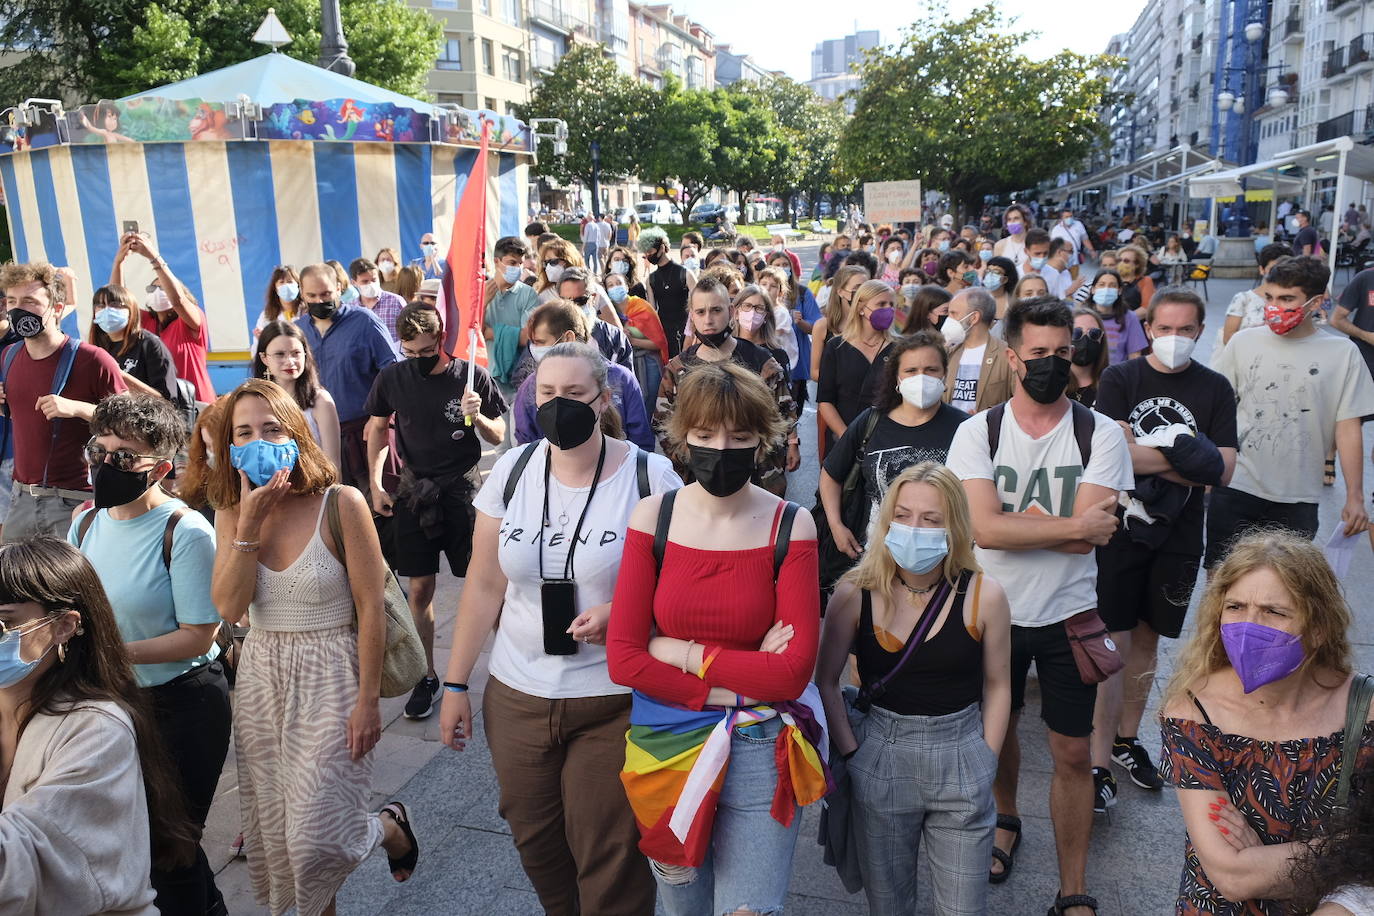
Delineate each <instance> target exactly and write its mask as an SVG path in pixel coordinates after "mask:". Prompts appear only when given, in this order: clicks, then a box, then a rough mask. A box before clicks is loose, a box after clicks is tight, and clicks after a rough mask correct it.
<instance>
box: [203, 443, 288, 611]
mask: <svg viewBox="0 0 1374 916" xmlns="http://www.w3.org/2000/svg"><path fill="white" fill-rule="evenodd" d="M290 474H291V472H290V471H288V470H286V469H285V468H283V469H282V470H280V471H277V472H276V473H275V474H273V475H272V477H271V479H269V480H268V481H267V483H265V484H263V485H262V486H260V487H257V488H256V489H254V488H252V487H250V486H249V483H248V475H247V474H245V473H244V472H243V471H239V502H238V505H236V506H231V507H227V508H224V509H220V510H219V511H217V512H216V513H215V544H216V547H215V572H214V575H213V576H212V578H211V582H210V597H211V598H212V599H213V600H214V602H215V608H216V610H218V611H219V616H220V618H221V619H222V620H224V621H225V622H226V623H238V622H239V621H240V620H242V619H243V615H244V614H246V613H248V605H249V603H250V602H251V601H252V600H253V594H254V592H255V591H256V590H257V584H258V548H259V547H260V546H261V544H262V528H263V522H264V521H266V520H267V518H268V517H269V516H270V515H271V514H272V510H273V509H275V508H276V506H277V503H279V502H280V501H281V499H282V497H284V496H285V495H286V494H287V493H288V492H289V491H290V489H291V482H290Z"/></svg>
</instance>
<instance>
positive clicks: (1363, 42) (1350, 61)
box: [1345, 32, 1374, 74]
mask: <svg viewBox="0 0 1374 916" xmlns="http://www.w3.org/2000/svg"><path fill="white" fill-rule="evenodd" d="M1345 66H1346V69H1347V70H1349V71H1350V72H1351V73H1352V74H1353V73H1360V72H1362V71H1364V70H1368V69H1369V68H1370V67H1371V66H1374V35H1371V34H1369V33H1367V32H1366V33H1365V34H1364V35H1356V36H1355V37H1354V38H1353V39H1352V40H1351V42H1350V54H1349V55H1348V56H1347V57H1346V62H1345Z"/></svg>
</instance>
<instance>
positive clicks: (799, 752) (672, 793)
mask: <svg viewBox="0 0 1374 916" xmlns="http://www.w3.org/2000/svg"><path fill="white" fill-rule="evenodd" d="M778 717H780V718H781V719H782V721H783V727H782V730H781V731H780V732H779V733H778V737H777V740H776V741H775V743H774V745H773V757H774V761H775V763H776V766H777V773H778V779H777V784H776V787H775V788H774V790H773V804H772V808H771V813H772V815H773V819H774V820H776V821H777V822H778V823H780V824H782V825H783V826H788V825H790V824H791V823H792V818H793V817H795V816H796V807H797V805H809V804H812V803H813V802H817V801H820V800H821V799H822V798H824V797H825V794H826V793H827V792H829V791H830V790H831V789H832V788H834V783H833V781H832V780H831V778H830V768H829V767H828V766H827V765H826V761H825V755H826V754H828V753H829V736H828V734H827V732H826V723H825V712H824V710H823V709H822V707H821V700H820V693H819V692H818V691H817V690H816V687H815V685H814V684H808V685H807V688H806V691H805V692H804V693H802V695H801V697H799V698H798V699H796V700H790V701H787V702H783V703H771V704H767V705H759V706H742V707H738V708H736V707H722V706H708V707H706V708H704V709H701V710H695V709H685V708H683V707H680V706H673V705H669V704H667V703H660V702H659V701H658V700H655V699H654V698H652V697H650V696H647V695H646V694H643V693H640V692H639V691H637V690H636V691H635V694H634V702H633V705H632V707H631V709H630V730H629V731H628V732H626V733H625V768H624V769H623V770H621V773H620V781H621V782H622V783H624V785H625V794H626V796H627V797H628V798H629V800H630V807H631V808H632V809H633V810H634V813H635V820H636V821H637V822H638V823H639V833H640V841H639V848H640V851H642V852H643V853H644V854H645V855H646V856H648V857H649V858H651V859H653V860H655V861H657V862H662V863H664V864H666V865H690V866H697V865H700V864H701V863H702V862H703V861H704V860H705V858H706V851H707V848H708V847H709V845H710V842H711V829H712V825H713V823H714V822H715V817H716V803H717V801H718V800H719V799H720V790H721V786H722V785H723V784H724V782H725V773H726V771H727V769H728V768H729V763H730V734H731V732H732V731H733V730H734V729H735V728H739V727H743V726H746V725H752V724H754V723H756V722H766V721H768V720H769V719H773V718H778Z"/></svg>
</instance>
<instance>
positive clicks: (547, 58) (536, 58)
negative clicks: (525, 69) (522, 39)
mask: <svg viewBox="0 0 1374 916" xmlns="http://www.w3.org/2000/svg"><path fill="white" fill-rule="evenodd" d="M530 66H531V67H533V68H534V69H535V70H536V71H537V72H540V73H552V72H553V68H554V67H557V66H558V52H557V51H555V50H554V49H553V48H545V47H541V46H538V45H536V46H535V47H534V48H533V49H531V51H530Z"/></svg>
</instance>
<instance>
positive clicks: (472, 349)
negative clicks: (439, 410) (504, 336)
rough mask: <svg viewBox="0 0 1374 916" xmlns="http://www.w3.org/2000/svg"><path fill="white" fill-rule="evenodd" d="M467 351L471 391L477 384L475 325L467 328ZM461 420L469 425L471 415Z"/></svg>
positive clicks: (469, 387) (470, 423)
mask: <svg viewBox="0 0 1374 916" xmlns="http://www.w3.org/2000/svg"><path fill="white" fill-rule="evenodd" d="M468 353H469V354H470V355H471V356H470V358H469V359H468V391H472V390H473V386H474V385H476V384H477V358H476V357H477V327H476V326H475V325H474V326H473V327H470V328H468ZM463 422H464V423H465V424H466V425H468V426H471V425H472V417H463Z"/></svg>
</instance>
